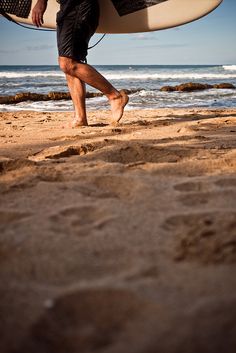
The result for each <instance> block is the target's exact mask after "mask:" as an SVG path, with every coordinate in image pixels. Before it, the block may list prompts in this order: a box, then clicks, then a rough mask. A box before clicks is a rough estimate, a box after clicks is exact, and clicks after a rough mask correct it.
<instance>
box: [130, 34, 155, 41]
mask: <svg viewBox="0 0 236 353" xmlns="http://www.w3.org/2000/svg"><path fill="white" fill-rule="evenodd" d="M132 40H158V39H157V37H156V36H155V35H153V34H149V33H137V34H134V35H133V36H132Z"/></svg>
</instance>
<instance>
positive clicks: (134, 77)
mask: <svg viewBox="0 0 236 353" xmlns="http://www.w3.org/2000/svg"><path fill="white" fill-rule="evenodd" d="M106 78H107V79H109V80H158V79H159V80H168V79H178V80H180V79H198V80H199V79H231V78H236V73H235V74H223V73H222V74H221V73H198V74H197V73H179V74H174V73H171V72H170V73H156V74H152V73H150V74H146V73H145V74H134V73H133V74H107V75H106Z"/></svg>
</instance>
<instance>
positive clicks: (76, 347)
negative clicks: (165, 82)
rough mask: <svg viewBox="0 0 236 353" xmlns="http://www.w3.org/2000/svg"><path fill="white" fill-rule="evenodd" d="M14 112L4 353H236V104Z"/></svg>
mask: <svg viewBox="0 0 236 353" xmlns="http://www.w3.org/2000/svg"><path fill="white" fill-rule="evenodd" d="M70 116H71V113H39V112H38V113H36V112H14V113H13V112H12V113H0V190H1V196H0V336H1V337H0V352H1V353H95V352H98V353H235V352H236V275H235V274H236V139H235V136H236V110H232V109H231V110H230V109H217V110H216V109H212V110H209V109H197V108H196V109H162V110H161V109H160V110H149V111H148V110H146V111H145V110H144V111H128V112H126V113H125V117H124V118H123V119H122V121H121V124H120V125H118V126H111V125H109V124H108V121H109V116H110V114H109V112H107V111H99V112H90V113H89V117H88V120H89V124H90V126H88V127H84V128H78V129H70V128H62V125H63V124H65V123H66V122H67V121H68V120H69V118H70Z"/></svg>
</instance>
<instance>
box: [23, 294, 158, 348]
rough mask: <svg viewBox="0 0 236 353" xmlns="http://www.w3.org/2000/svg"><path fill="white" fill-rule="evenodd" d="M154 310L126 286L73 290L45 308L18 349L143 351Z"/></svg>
mask: <svg viewBox="0 0 236 353" xmlns="http://www.w3.org/2000/svg"><path fill="white" fill-rule="evenodd" d="M155 310H156V307H155V306H154V305H153V304H151V303H149V302H148V301H147V300H144V299H143V298H142V297H139V296H138V295H136V294H135V293H133V292H131V291H129V290H125V289H109V288H108V289H106V288H101V289H96V288H94V289H85V290H80V291H75V292H73V293H70V294H66V295H64V296H63V297H60V298H58V299H56V301H55V302H54V305H53V306H52V307H51V308H50V309H47V310H45V312H44V313H43V315H42V316H41V318H40V319H39V320H38V322H36V323H35V324H34V325H33V326H32V328H31V332H30V334H29V335H28V337H27V338H26V339H25V342H24V343H23V345H22V346H21V348H20V349H18V350H17V353H25V352H27V353H42V352H50V353H58V352H60V353H68V352H70V353H78V352H79V353H91V352H98V351H99V352H105V351H106V352H107V353H109V352H116V353H118V352H124V353H126V352H128V351H129V352H136V353H138V352H143V351H144V348H145V345H146V344H147V340H148V336H149V335H150V332H152V334H153V329H152V325H153V321H154V318H153V317H154V316H156V315H158V311H157V312H156V314H155ZM153 326H154V325H153Z"/></svg>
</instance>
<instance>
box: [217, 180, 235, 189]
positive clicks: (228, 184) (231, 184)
mask: <svg viewBox="0 0 236 353" xmlns="http://www.w3.org/2000/svg"><path fill="white" fill-rule="evenodd" d="M215 184H216V186H219V187H221V188H236V179H235V178H223V179H219V180H217V181H216V182H215Z"/></svg>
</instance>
